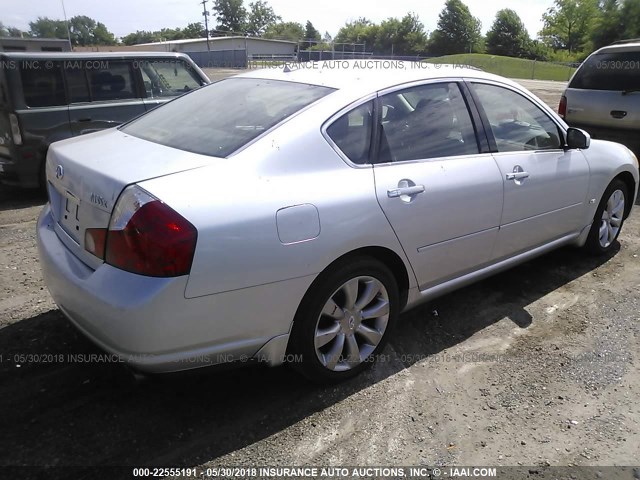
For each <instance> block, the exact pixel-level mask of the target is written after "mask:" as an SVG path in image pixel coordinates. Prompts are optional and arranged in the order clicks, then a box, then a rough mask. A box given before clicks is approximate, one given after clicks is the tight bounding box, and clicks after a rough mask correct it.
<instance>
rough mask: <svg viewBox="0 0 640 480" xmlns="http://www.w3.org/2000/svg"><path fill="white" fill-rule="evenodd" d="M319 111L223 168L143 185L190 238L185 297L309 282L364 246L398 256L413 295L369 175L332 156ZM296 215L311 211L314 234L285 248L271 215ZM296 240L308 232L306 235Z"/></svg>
mask: <svg viewBox="0 0 640 480" xmlns="http://www.w3.org/2000/svg"><path fill="white" fill-rule="evenodd" d="M320 107H321V108H311V109H308V110H306V111H304V112H302V113H301V114H299V115H298V116H297V117H296V118H294V119H291V120H290V121H288V122H286V123H285V124H284V125H282V126H281V127H280V128H278V129H276V130H275V131H273V132H271V133H269V134H267V135H266V136H264V137H262V138H261V139H259V140H258V141H257V142H255V143H254V144H253V145H251V146H249V147H248V148H246V149H245V150H243V151H242V152H240V153H238V154H236V155H234V156H232V157H230V158H227V159H212V165H211V166H210V167H204V168H201V169H198V170H194V171H191V172H184V173H180V174H175V175H171V176H168V177H163V178H157V179H153V180H149V181H147V182H143V183H142V184H141V186H142V187H143V188H145V189H147V190H148V191H150V192H151V193H153V194H154V195H157V196H158V197H159V198H161V199H162V200H163V201H165V202H167V203H168V204H169V205H171V207H172V208H174V209H176V210H177V211H178V212H180V213H181V214H182V215H184V216H185V217H186V218H187V219H188V220H189V221H190V222H192V223H193V224H194V225H195V226H196V228H197V229H198V243H197V248H196V253H195V258H194V261H193V266H192V269H191V274H190V278H189V282H188V285H187V288H186V292H185V294H186V296H187V297H189V298H192V297H199V296H204V295H210V294H214V293H219V292H224V291H230V290H236V289H240V288H247V287H251V286H256V285H261V284H266V283H271V282H277V281H282V280H286V279H291V278H298V277H303V276H308V275H316V274H318V273H320V272H321V271H323V270H324V269H325V268H326V267H327V266H328V265H329V264H330V263H332V262H333V261H334V260H336V259H337V258H339V257H340V256H342V255H344V254H346V253H348V252H350V251H353V250H355V249H357V248H361V247H367V246H381V247H386V248H388V249H390V250H392V251H394V252H396V253H397V254H398V255H399V256H400V258H401V259H402V260H403V261H404V263H405V267H406V268H407V272H408V273H409V278H410V287H412V286H414V285H415V277H414V275H413V272H412V270H411V268H410V266H409V264H408V262H407V260H406V258H405V256H404V253H403V251H402V248H401V247H400V245H399V243H398V240H397V238H396V236H395V234H394V233H393V230H392V229H391V227H390V225H389V223H388V221H387V219H386V217H385V216H384V214H383V213H382V210H381V209H380V207H379V205H378V202H377V200H376V194H375V188H374V177H373V171H372V168H371V167H361V168H357V167H353V166H349V165H347V163H346V162H345V161H344V160H343V159H342V158H341V157H340V156H339V155H338V154H337V153H336V152H335V151H334V150H333V149H332V147H331V146H330V145H329V144H328V143H327V141H326V140H325V139H324V138H323V137H322V134H321V132H320V126H321V123H322V121H321V120H322V119H324V118H328V117H329V116H330V115H331V114H332V113H334V112H335V110H333V109H331V108H328V109H327V110H323V108H322V104H321V105H320ZM325 108H327V107H326V106H325ZM325 115H326V116H325ZM299 205H304V207H303V208H302V209H301V211H303V212H306V213H305V215H306V214H308V213H309V212H313V210H314V208H315V210H316V211H317V217H318V222H319V232H318V234H317V236H316V237H315V238H309V239H306V240H304V241H297V242H292V243H287V238H283V228H282V225H280V227H281V228H280V232H279V225H278V223H277V215H278V211H279V210H281V209H284V208H287V207H292V206H299ZM309 206H312V207H309ZM307 223H308V222H307ZM294 224H295V221H294ZM286 230H287V234H286V235H284V237H286V236H287V235H289V236H290V235H291V230H292V228H291V223H289V224H288V225H287V226H286ZM294 230H295V228H294ZM300 230H301V232H303V233H304V232H308V230H309V225H308V224H307V225H301V226H300ZM303 233H301V235H303ZM299 300H300V299H297V301H299Z"/></svg>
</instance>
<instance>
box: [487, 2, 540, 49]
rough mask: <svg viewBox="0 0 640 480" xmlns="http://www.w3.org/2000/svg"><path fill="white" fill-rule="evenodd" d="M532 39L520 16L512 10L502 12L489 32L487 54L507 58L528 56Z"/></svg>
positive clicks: (506, 9) (507, 9)
mask: <svg viewBox="0 0 640 480" xmlns="http://www.w3.org/2000/svg"><path fill="white" fill-rule="evenodd" d="M530 43H531V39H530V38H529V34H528V33H527V29H526V28H525V26H524V23H523V22H522V20H521V19H520V17H519V16H518V14H517V13H516V12H515V11H513V10H511V9H510V8H505V9H503V10H500V11H499V12H498V13H497V14H496V19H495V20H494V22H493V25H492V26H491V29H490V30H489V31H488V32H487V39H486V48H487V53H490V54H492V55H504V56H507V57H523V56H526V54H527V52H528V50H529V45H530Z"/></svg>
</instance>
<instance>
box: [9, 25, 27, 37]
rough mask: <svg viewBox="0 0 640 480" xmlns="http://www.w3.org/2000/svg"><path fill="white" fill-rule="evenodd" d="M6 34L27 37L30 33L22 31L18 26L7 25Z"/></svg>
mask: <svg viewBox="0 0 640 480" xmlns="http://www.w3.org/2000/svg"><path fill="white" fill-rule="evenodd" d="M7 34H8V36H9V37H17V38H23V37H24V38H29V37H30V36H31V35H30V34H29V32H23V31H22V30H20V29H19V28H16V27H7Z"/></svg>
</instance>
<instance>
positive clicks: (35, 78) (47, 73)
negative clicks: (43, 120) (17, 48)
mask: <svg viewBox="0 0 640 480" xmlns="http://www.w3.org/2000/svg"><path fill="white" fill-rule="evenodd" d="M20 70H21V71H20V75H21V77H22V90H23V92H24V101H25V103H26V104H27V106H28V107H53V106H58V105H66V103H67V100H66V97H65V92H64V83H63V81H62V69H61V66H60V62H52V61H50V60H49V61H46V62H45V61H44V60H23V61H21V62H20Z"/></svg>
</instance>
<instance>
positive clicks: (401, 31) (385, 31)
mask: <svg viewBox="0 0 640 480" xmlns="http://www.w3.org/2000/svg"><path fill="white" fill-rule="evenodd" d="M426 46H427V34H426V33H425V31H424V25H423V24H422V22H421V21H420V19H419V18H418V16H417V15H415V14H413V13H408V14H407V15H405V16H404V17H403V18H402V19H401V20H399V19H397V18H388V19H387V20H384V21H383V22H382V23H381V24H380V26H379V27H378V29H377V30H376V39H375V43H374V51H375V52H376V53H381V54H390V53H393V54H395V55H415V54H419V53H423V52H424V51H425V49H426Z"/></svg>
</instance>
